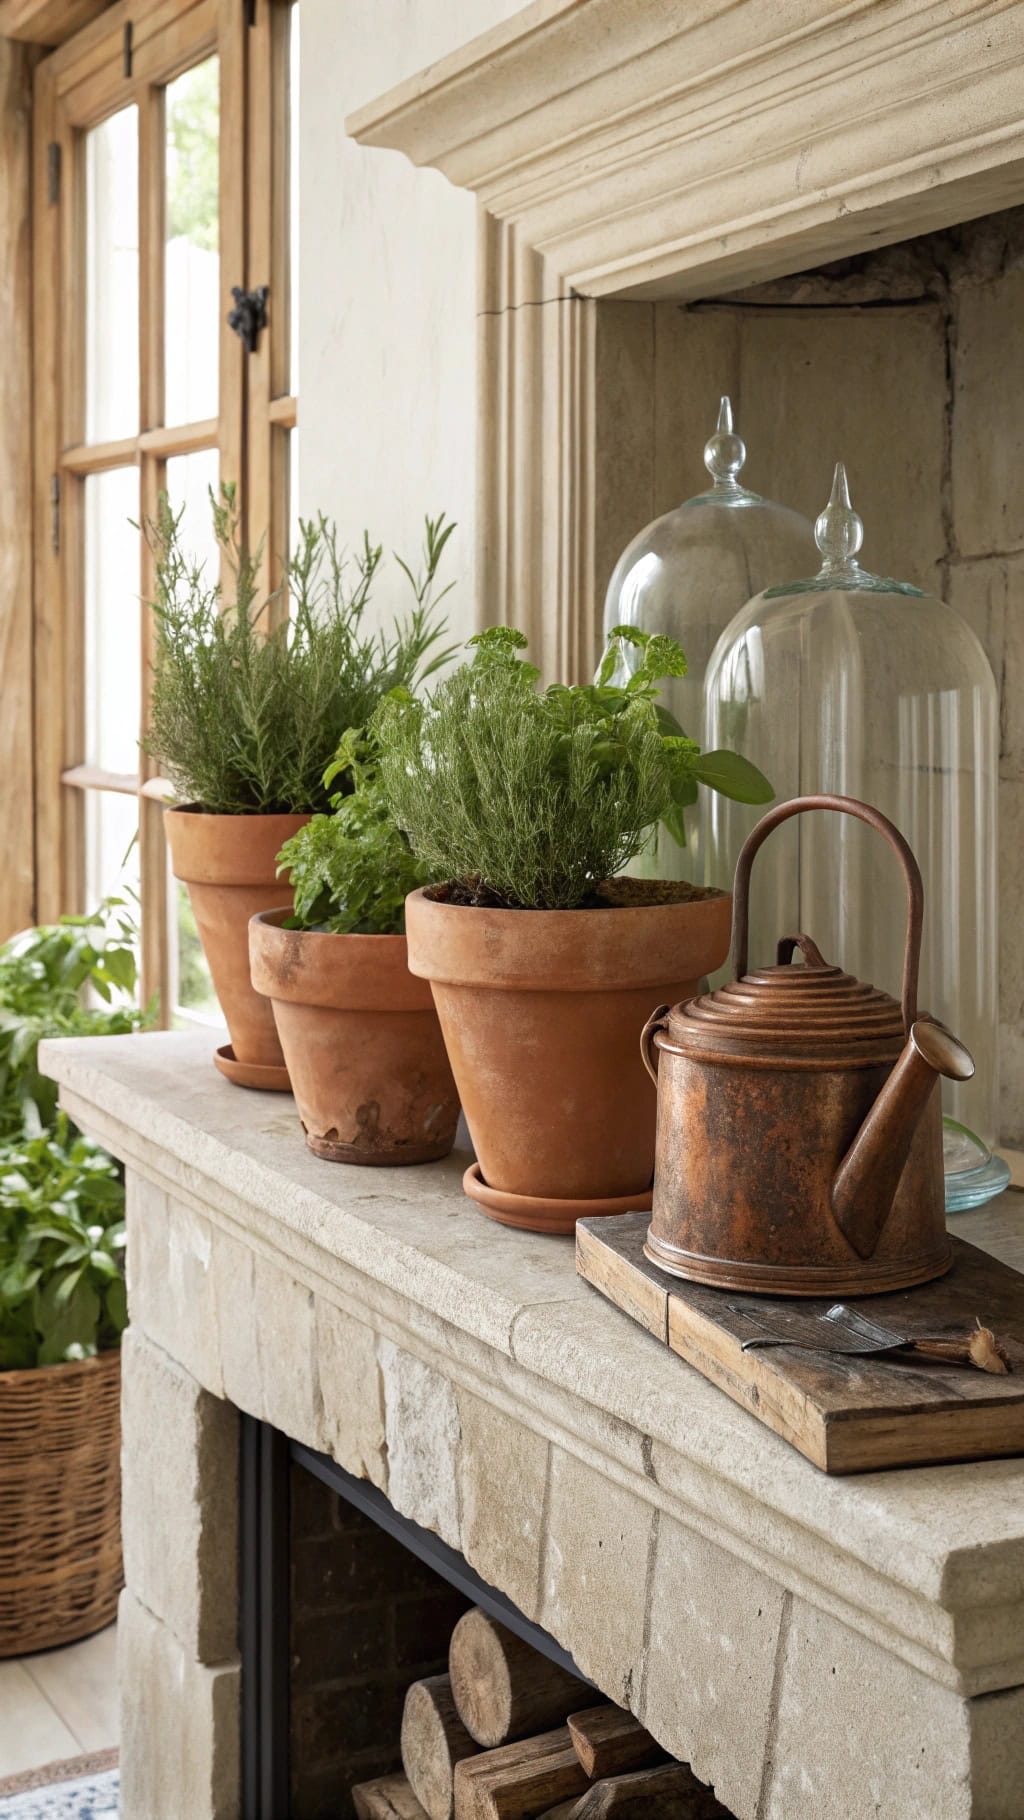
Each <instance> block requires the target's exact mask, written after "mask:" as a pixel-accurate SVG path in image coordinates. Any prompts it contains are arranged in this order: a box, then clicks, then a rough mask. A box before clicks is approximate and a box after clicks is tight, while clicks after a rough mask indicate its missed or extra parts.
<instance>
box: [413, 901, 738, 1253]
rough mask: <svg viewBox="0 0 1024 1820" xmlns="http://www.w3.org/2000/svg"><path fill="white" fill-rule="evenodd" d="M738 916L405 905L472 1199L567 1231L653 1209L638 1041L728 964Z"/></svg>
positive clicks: (703, 909) (650, 1143) (720, 910)
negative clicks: (468, 1163)
mask: <svg viewBox="0 0 1024 1820" xmlns="http://www.w3.org/2000/svg"><path fill="white" fill-rule="evenodd" d="M731 909H732V899H731V898H730V897H728V896H726V895H724V894H723V895H721V896H717V897H707V898H702V899H700V900H698V901H696V902H691V903H679V904H658V905H645V906H643V907H636V908H616V909H608V910H488V909H483V908H470V907H465V906H462V905H455V904H447V903H438V902H436V901H434V900H433V899H431V898H429V897H427V896H426V895H425V893H424V892H423V891H414V892H413V894H412V896H411V897H409V898H408V899H407V901H406V928H407V930H408V941H409V967H410V970H411V971H412V972H413V973H416V974H420V975H422V976H423V977H424V978H425V979H429V981H430V983H431V987H432V990H433V993H434V1002H435V1004H436V1005H437V1011H438V1016H439V1018H440V1020H441V1028H442V1030H443V1031H444V1038H445V1042H446V1044H447V1046H448V1054H449V1056H450V1058H451V1064H452V1072H453V1073H454V1075H455V1083H456V1086H457V1087H458V1090H459V1097H460V1099H461V1101H462V1105H463V1109H464V1111H465V1114H466V1119H467V1122H468V1124H469V1129H470V1134H471V1136H472V1138H473V1142H474V1144H475V1146H476V1153H477V1161H478V1168H477V1169H476V1170H475V1171H473V1170H470V1171H468V1172H467V1176H466V1182H465V1186H466V1190H467V1193H469V1194H471V1195H473V1198H474V1199H475V1200H477V1201H478V1202H479V1204H480V1205H481V1206H482V1207H483V1209H484V1211H485V1212H486V1213H488V1214H489V1215H490V1217H491V1218H492V1219H496V1220H500V1221H501V1222H502V1223H503V1224H505V1225H513V1226H523V1227H526V1228H527V1229H529V1230H530V1231H534V1232H571V1231H572V1230H573V1227H574V1225H575V1222H576V1220H577V1219H578V1218H581V1217H582V1216H583V1215H585V1214H591V1213H593V1214H601V1213H616V1212H620V1211H622V1210H623V1209H624V1208H625V1207H626V1206H629V1207H631V1208H634V1209H635V1210H637V1211H641V1210H642V1209H643V1208H645V1207H649V1206H650V1184H651V1176H652V1172H653V1168H654V1134H655V1109H654V1108H653V1107H652V1106H651V1104H650V1100H651V1098H652V1095H651V1090H650V1082H649V1081H648V1079H647V1076H646V1074H645V1072H644V1066H643V1062H642V1061H641V1058H640V1032H641V1030H642V1028H643V1026H644V1023H645V1021H646V1019H647V1018H648V1017H649V1016H650V1013H651V1011H652V1010H653V1009H654V1008H655V1006H656V1005H658V1004H660V1003H664V1002H665V1001H666V1000H671V1001H672V1002H675V995H676V993H677V988H678V982H680V981H697V980H700V979H701V978H702V976H703V975H704V974H706V973H711V972H713V971H714V969H715V968H716V967H718V966H720V965H721V963H722V961H723V960H724V959H725V956H726V953H727V952H728V947H729V931H730V916H731ZM691 989H692V988H691Z"/></svg>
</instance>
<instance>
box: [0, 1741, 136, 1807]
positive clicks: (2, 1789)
mask: <svg viewBox="0 0 1024 1820" xmlns="http://www.w3.org/2000/svg"><path fill="white" fill-rule="evenodd" d="M118 1781H119V1772H118V1767H117V1752H116V1751H102V1752H100V1753H98V1754H97V1755H94V1756H91V1757H75V1758H72V1760H71V1761H70V1762H66V1763H49V1764H47V1766H46V1768H45V1769H42V1770H34V1771H33V1772H32V1773H31V1774H30V1775H26V1776H13V1777H11V1778H10V1780H9V1781H7V1782H0V1820H117V1789H118Z"/></svg>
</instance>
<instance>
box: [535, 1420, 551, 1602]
mask: <svg viewBox="0 0 1024 1820" xmlns="http://www.w3.org/2000/svg"><path fill="white" fill-rule="evenodd" d="M553 1453H554V1448H553V1445H552V1443H551V1442H550V1441H549V1442H548V1443H547V1453H546V1454H545V1457H544V1490H543V1492H542V1493H541V1500H540V1548H539V1550H538V1556H537V1589H536V1595H535V1597H534V1601H533V1609H534V1611H535V1612H536V1613H537V1617H538V1619H540V1617H541V1615H542V1613H543V1610H544V1581H545V1576H546V1574H547V1566H548V1528H549V1523H550V1513H551V1472H552V1456H553Z"/></svg>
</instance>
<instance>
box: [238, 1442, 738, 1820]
mask: <svg viewBox="0 0 1024 1820" xmlns="http://www.w3.org/2000/svg"><path fill="white" fill-rule="evenodd" d="M239 1544H240V1547H239V1641H240V1652H241V1664H242V1710H241V1769H242V1801H241V1820H342V1816H348V1815H350V1814H352V1815H362V1816H363V1820H378V1817H379V1820H391V1817H393V1820H413V1817H414V1816H417V1815H418V1814H420V1813H422V1811H423V1810H422V1809H421V1808H419V1806H418V1804H417V1802H416V1801H415V1800H412V1799H410V1795H409V1792H408V1790H404V1791H402V1790H398V1791H396V1790H395V1789H394V1788H393V1786H392V1779H393V1778H395V1777H396V1776H399V1775H400V1774H401V1772H402V1768H403V1761H402V1748H401V1741H402V1721H403V1709H404V1708H405V1702H406V1695H407V1693H408V1690H409V1688H410V1687H411V1686H413V1684H422V1683H424V1682H425V1681H431V1680H432V1678H434V1677H438V1676H444V1675H446V1673H447V1671H448V1669H449V1646H450V1644H451V1640H452V1633H453V1631H454V1630H455V1628H456V1626H457V1625H458V1624H459V1621H460V1619H463V1618H464V1617H465V1616H466V1614H468V1613H474V1614H475V1615H474V1618H473V1623H474V1624H475V1625H478V1626H482V1625H483V1622H484V1621H483V1620H482V1619H481V1618H480V1614H481V1613H482V1614H485V1617H486V1620H489V1621H491V1626H492V1632H493V1634H496V1635H498V1636H499V1637H504V1638H505V1639H506V1644H505V1647H506V1648H507V1649H510V1650H511V1652H512V1655H513V1660H515V1661H516V1662H517V1663H518V1664H519V1665H520V1670H519V1672H520V1673H522V1674H524V1677H525V1678H524V1682H523V1686H524V1688H525V1699H526V1704H527V1707H528V1709H529V1710H530V1711H533V1712H535V1713H536V1714H537V1715H538V1717H537V1718H536V1719H534V1720H531V1721H530V1729H529V1730H528V1731H526V1733H525V1735H524V1725H523V1724H522V1723H520V1724H519V1725H518V1727H516V1728H512V1730H514V1733H515V1741H514V1742H513V1741H512V1730H510V1735H509V1736H510V1741H509V1743H508V1744H507V1745H506V1746H504V1748H500V1749H488V1747H487V1745H485V1744H479V1743H475V1742H474V1743H473V1744H472V1746H471V1749H472V1752H473V1753H475V1754H474V1755H473V1756H472V1758H471V1761H473V1762H474V1763H475V1764H476V1765H477V1768H478V1771H479V1770H480V1769H481V1768H482V1766H483V1758H484V1755H486V1756H487V1757H488V1758H489V1760H490V1763H491V1764H495V1763H496V1760H497V1759H498V1758H499V1757H506V1756H508V1755H509V1754H510V1753H515V1752H519V1753H522V1754H523V1757H524V1764H523V1767H522V1770H521V1771H520V1768H519V1766H518V1764H517V1765H515V1766H514V1773H515V1774H516V1775H517V1776H519V1778H520V1782H519V1786H518V1788H516V1789H514V1790H513V1791H511V1792H509V1791H508V1790H504V1789H503V1790H501V1791H500V1792H499V1794H498V1795H497V1796H495V1795H493V1794H492V1792H491V1790H490V1789H489V1788H488V1787H487V1785H486V1780H485V1781H484V1782H483V1783H481V1786H480V1792H479V1793H474V1795H473V1799H472V1802H471V1805H472V1808H473V1812H474V1814H480V1815H483V1814H486V1813H490V1812H492V1811H493V1812H495V1813H497V1812H498V1811H501V1812H502V1813H506V1812H507V1813H508V1814H509V1816H510V1820H534V1817H535V1816H536V1817H537V1820H539V1817H540V1816H541V1815H547V1814H550V1813H553V1812H554V1811H557V1812H558V1813H559V1816H560V1820H561V1817H562V1816H563V1814H564V1816H565V1820H569V1817H570V1815H571V1813H572V1808H573V1806H574V1805H575V1803H576V1801H577V1800H580V1799H582V1798H583V1797H584V1796H585V1797H586V1798H587V1800H588V1801H592V1802H593V1803H595V1805H594V1807H593V1820H598V1817H604V1816H607V1820H633V1815H634V1813H636V1814H641V1813H645V1814H646V1813H648V1812H650V1813H651V1814H656V1815H657V1816H658V1817H659V1820H676V1817H678V1820H731V1816H730V1814H729V1812H728V1810H727V1809H726V1808H724V1807H723V1806H722V1805H721V1804H720V1803H719V1802H718V1801H717V1800H716V1799H715V1797H714V1794H713V1791H712V1790H711V1789H708V1788H706V1787H705V1786H704V1785H703V1784H701V1783H699V1782H698V1781H697V1780H696V1778H694V1777H693V1776H692V1775H691V1773H690V1771H689V1770H688V1769H687V1768H686V1766H685V1765H683V1764H679V1763H676V1762H675V1760H673V1759H671V1758H670V1757H669V1756H668V1754H667V1753H666V1752H664V1751H661V1750H660V1748H659V1747H657V1746H656V1745H655V1743H654V1740H652V1739H650V1738H649V1737H648V1735H647V1734H646V1733H644V1732H643V1731H642V1729H641V1728H640V1727H639V1726H636V1725H635V1724H634V1725H633V1731H634V1736H632V1737H630V1736H622V1735H616V1736H613V1737H611V1738H610V1739H609V1738H607V1737H606V1735H605V1734H606V1729H607V1727H608V1726H609V1725H611V1726H612V1728H613V1730H614V1727H615V1724H616V1721H615V1719H614V1715H615V1713H616V1709H615V1708H614V1707H612V1706H610V1705H609V1703H608V1702H606V1700H605V1698H604V1696H603V1695H602V1694H601V1693H600V1691H599V1690H598V1689H597V1688H596V1687H594V1685H593V1683H592V1682H590V1681H588V1680H587V1678H586V1676H585V1675H583V1674H582V1673H581V1672H580V1670H579V1668H578V1667H577V1665H576V1663H575V1662H574V1661H573V1659H572V1657H571V1656H570V1655H569V1654H568V1653H567V1652H566V1651H565V1650H564V1649H563V1648H562V1647H561V1645H560V1644H559V1643H558V1642H557V1640H556V1639H555V1638H554V1637H552V1636H551V1635H550V1634H549V1633H548V1632H547V1631H545V1630H542V1629H541V1628H540V1626H539V1625H537V1624H534V1623H533V1622H532V1621H531V1620H530V1619H528V1618H527V1617H526V1616H525V1615H524V1614H523V1613H522V1612H521V1611H520V1610H519V1609H518V1608H517V1607H516V1606H515V1605H513V1604H512V1602H511V1601H510V1600H509V1599H508V1598H506V1596H505V1595H504V1594H503V1593H501V1592H500V1591H498V1590H497V1588H495V1587H493V1586H489V1585H487V1584H486V1583H485V1582H484V1581H483V1580H482V1579H481V1578H480V1576H479V1575H478V1574H477V1573H475V1572H474V1570H473V1568H472V1567H470V1565H469V1563H468V1562H467V1561H466V1560H465V1558H464V1557H463V1556H462V1555H461V1554H459V1553H458V1552H457V1551H456V1550H455V1549H453V1548H450V1547H449V1546H448V1545H447V1544H446V1543H445V1542H443V1541H442V1540H441V1539H440V1538H439V1537H438V1536H436V1535H434V1534H432V1532H430V1531H429V1530H426V1529H422V1528H421V1527H420V1526H419V1525H418V1524H416V1523H414V1522H412V1521H411V1520H410V1519H409V1518H407V1517H403V1516H401V1515H400V1513H399V1512H398V1511H396V1510H395V1508H394V1506H393V1505H392V1504H391V1503H389V1501H388V1499H387V1498H386V1497H385V1496H384V1494H383V1493H382V1492H380V1491H378V1490H377V1489H376V1487H374V1486H372V1485H370V1484H369V1483H368V1482H367V1481H366V1480H362V1479H356V1478H354V1477H353V1476H352V1474H351V1473H348V1472H346V1471H345V1470H344V1468H343V1467H340V1466H338V1465H337V1464H336V1463H335V1462H334V1461H333V1460H331V1459H330V1458H329V1457H328V1456H327V1455H326V1454H320V1453H316V1452H315V1451H314V1450H313V1449H312V1448H309V1447H306V1446H304V1445H303V1444H301V1443H300V1442H297V1441H292V1440H290V1439H289V1438H288V1436H286V1435H284V1434H282V1433H281V1432H280V1431H279V1430H277V1429H275V1428H272V1427H270V1426H269V1425H268V1424H267V1423H264V1422H260V1421H257V1420H255V1419H254V1418H252V1417H249V1416H245V1415H243V1416H242V1417H241V1455H240V1501H239ZM509 1633H511V1639H509ZM524 1646H525V1647H524ZM534 1652H535V1653H534ZM456 1691H457V1690H456ZM559 1700H561V1705H560V1707H558V1718H557V1720H555V1719H554V1716H553V1715H554V1711H555V1704H554V1703H557V1702H558V1701H559ZM546 1704H547V1706H548V1707H549V1709H550V1710H549V1716H548V1717H547V1718H544V1717H543V1714H544V1711H545V1706H546ZM598 1709H599V1710H598ZM576 1713H579V1714H581V1715H583V1716H584V1722H585V1723H586V1721H587V1720H588V1719H589V1723H590V1724H591V1725H594V1724H595V1720H596V1736H597V1746H596V1748H597V1750H598V1758H597V1761H596V1763H592V1764H591V1768H592V1769H593V1774H592V1775H588V1774H587V1773H585V1772H583V1771H582V1768H581V1766H580V1765H579V1762H578V1756H577V1753H578V1751H579V1739H578V1737H576V1736H575V1733H570V1730H569V1727H568V1726H567V1724H566V1721H567V1720H568V1718H569V1717H570V1715H573V1716H574V1715H575V1714H576ZM591 1715H593V1717H591ZM625 1720H626V1715H619V1732H620V1734H621V1732H622V1722H623V1721H625ZM573 1723H574V1726H575V1717H574V1719H573ZM629 1723H631V1724H632V1723H633V1722H629ZM455 1724H456V1727H457V1728H458V1729H460V1730H461V1726H459V1722H458V1720H457V1719H456V1721H455ZM556 1734H557V1736H556ZM478 1735H479V1733H478V1731H477V1730H476V1729H475V1730H474V1737H476V1736H478ZM495 1736H497V1733H495ZM464 1742H465V1740H464ZM541 1747H543V1749H542V1748H541ZM462 1754H463V1755H467V1754H468V1752H467V1751H466V1750H465V1749H463V1752H462ZM583 1755H584V1758H585V1757H586V1749H584V1752H583ZM610 1762H614V1768H612V1769H610V1768H608V1767H601V1766H602V1765H605V1766H606V1765H607V1764H608V1763H610ZM488 1773H490V1772H488ZM385 1779H387V1780H385ZM674 1779H675V1780H674ZM354 1788H355V1789H358V1790H359V1791H360V1793H359V1795H358V1796H357V1800H356V1802H355V1803H354V1802H353V1799H352V1790H353V1789H354ZM367 1791H368V1798H369V1803H370V1805H369V1806H367V1805H366V1802H367ZM548 1791H550V1796H549V1792H548ZM396 1795H397V1799H396ZM460 1800H461V1797H460ZM459 1811H460V1810H459V1808H458V1807H457V1808H456V1814H458V1812H459ZM467 1811H468V1809H467ZM581 1820H591V1816H590V1814H589V1811H588V1810H587V1809H584V1810H582V1814H581Z"/></svg>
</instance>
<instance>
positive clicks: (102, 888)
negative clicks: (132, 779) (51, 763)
mask: <svg viewBox="0 0 1024 1820" xmlns="http://www.w3.org/2000/svg"><path fill="white" fill-rule="evenodd" d="M84 794H85V901H86V909H87V910H95V908H96V905H97V904H98V903H99V902H100V901H101V899H102V898H104V897H124V896H126V895H127V893H128V891H129V890H131V891H133V892H135V894H136V899H137V897H138V891H139V843H138V840H137V839H136V836H137V834H138V831H139V800H138V797H136V796H116V795H115V794H114V793H113V791H110V790H86V791H85V793H84ZM132 907H133V910H134V912H135V916H136V919H137V917H138V903H137V901H136V903H135V904H134V905H133V906H132Z"/></svg>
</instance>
